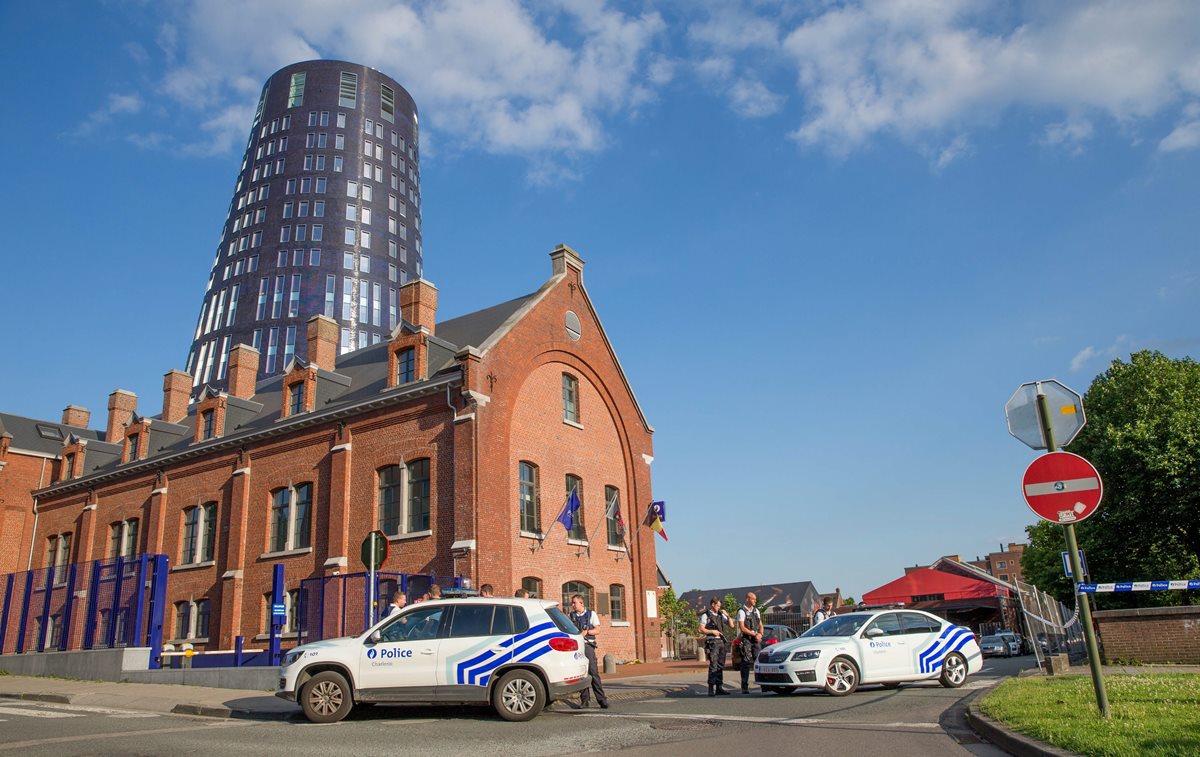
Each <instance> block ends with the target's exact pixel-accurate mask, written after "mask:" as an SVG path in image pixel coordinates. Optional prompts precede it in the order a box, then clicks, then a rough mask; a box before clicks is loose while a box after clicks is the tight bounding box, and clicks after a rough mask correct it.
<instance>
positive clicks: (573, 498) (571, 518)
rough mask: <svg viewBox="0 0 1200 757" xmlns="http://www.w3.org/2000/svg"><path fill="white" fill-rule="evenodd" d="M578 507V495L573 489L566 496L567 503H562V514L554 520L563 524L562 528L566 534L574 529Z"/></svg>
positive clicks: (579, 505)
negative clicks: (565, 530)
mask: <svg viewBox="0 0 1200 757" xmlns="http://www.w3.org/2000/svg"><path fill="white" fill-rule="evenodd" d="M580 507H582V505H581V504H580V502H579V493H578V492H577V491H576V490H575V489H572V490H571V493H570V494H568V495H567V501H566V502H565V503H563V509H562V512H561V513H559V515H558V517H557V518H555V520H557V521H558V522H559V523H561V524H563V528H565V529H567V533H570V532H571V529H572V528H574V527H575V518H576V517H577V513H578V512H579V508H580Z"/></svg>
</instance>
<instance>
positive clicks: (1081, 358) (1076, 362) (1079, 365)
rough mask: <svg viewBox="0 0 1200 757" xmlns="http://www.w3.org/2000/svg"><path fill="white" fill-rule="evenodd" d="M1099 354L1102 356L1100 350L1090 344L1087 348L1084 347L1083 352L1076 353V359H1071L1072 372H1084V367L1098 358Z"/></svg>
mask: <svg viewBox="0 0 1200 757" xmlns="http://www.w3.org/2000/svg"><path fill="white" fill-rule="evenodd" d="M1099 354H1100V352H1099V351H1098V350H1096V348H1095V347H1092V346H1091V345H1090V344H1089V345H1088V346H1087V347H1084V348H1083V349H1082V350H1080V351H1079V352H1077V353H1075V357H1073V358H1071V370H1072V371H1081V370H1083V366H1084V365H1086V364H1087V362H1088V361H1089V360H1091V359H1092V358H1094V357H1096V356H1097V355H1099Z"/></svg>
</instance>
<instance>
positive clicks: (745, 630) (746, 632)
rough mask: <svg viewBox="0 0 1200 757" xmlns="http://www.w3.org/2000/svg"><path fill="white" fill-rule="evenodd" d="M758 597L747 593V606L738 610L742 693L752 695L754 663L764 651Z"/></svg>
mask: <svg viewBox="0 0 1200 757" xmlns="http://www.w3.org/2000/svg"><path fill="white" fill-rule="evenodd" d="M757 604H758V596H757V595H756V594H755V593H754V592H752V591H749V592H746V604H745V605H743V606H742V608H741V609H740V610H738V614H737V626H738V631H740V632H741V638H740V639H739V640H740V641H741V644H742V693H743V694H749V693H750V671H751V670H753V669H754V661H755V660H757V659H758V653H759V651H760V650H761V649H762V615H760V614H759V612H758V608H757V607H755V605H757Z"/></svg>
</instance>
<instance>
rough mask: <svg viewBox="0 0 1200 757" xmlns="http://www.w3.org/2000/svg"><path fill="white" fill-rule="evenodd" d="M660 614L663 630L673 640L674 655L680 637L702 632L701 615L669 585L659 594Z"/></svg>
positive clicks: (672, 649)
mask: <svg viewBox="0 0 1200 757" xmlns="http://www.w3.org/2000/svg"><path fill="white" fill-rule="evenodd" d="M658 616H659V617H660V618H662V627H663V630H665V631H666V632H667V638H669V639H670V640H671V653H672V655H677V652H676V650H677V649H679V646H678V644H677V641H678V639H680V638H681V637H685V636H695V635H697V634H698V633H700V616H699V615H697V614H696V611H695V610H694V609H693V608H692V606H691V605H689V604H688V603H687V602H685V601H683V600H682V599H679V598H678V597H676V596H675V590H674V589H673V588H670V587H668V588H667V589H666V591H664V592H663V593H662V594H659V595H658Z"/></svg>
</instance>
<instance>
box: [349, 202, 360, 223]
mask: <svg viewBox="0 0 1200 757" xmlns="http://www.w3.org/2000/svg"><path fill="white" fill-rule="evenodd" d="M346 220H347V221H357V220H358V206H357V205H352V204H350V203H346Z"/></svg>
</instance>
